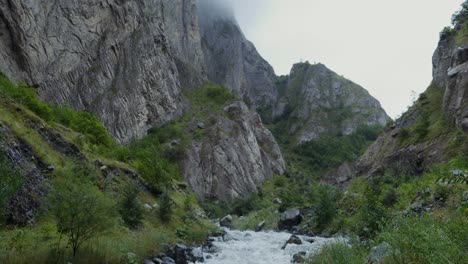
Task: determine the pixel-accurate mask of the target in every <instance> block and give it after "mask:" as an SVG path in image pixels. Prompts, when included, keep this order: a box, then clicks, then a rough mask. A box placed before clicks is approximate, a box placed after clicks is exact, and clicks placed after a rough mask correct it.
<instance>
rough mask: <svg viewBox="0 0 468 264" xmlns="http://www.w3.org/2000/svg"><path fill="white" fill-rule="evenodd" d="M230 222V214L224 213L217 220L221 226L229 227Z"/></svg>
mask: <svg viewBox="0 0 468 264" xmlns="http://www.w3.org/2000/svg"><path fill="white" fill-rule="evenodd" d="M231 224H232V216H231V215H226V216H225V217H223V218H222V219H221V220H220V221H219V225H220V226H222V227H231Z"/></svg>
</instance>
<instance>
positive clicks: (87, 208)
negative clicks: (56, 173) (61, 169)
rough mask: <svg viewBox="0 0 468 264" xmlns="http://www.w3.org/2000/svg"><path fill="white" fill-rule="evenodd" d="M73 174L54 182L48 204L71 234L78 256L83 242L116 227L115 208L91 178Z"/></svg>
mask: <svg viewBox="0 0 468 264" xmlns="http://www.w3.org/2000/svg"><path fill="white" fill-rule="evenodd" d="M73 176H76V175H73ZM73 176H71V177H73ZM71 177H70V176H69V177H63V178H60V179H59V180H58V182H57V183H55V184H54V188H53V189H52V191H51V194H50V195H49V201H48V204H49V207H50V208H49V212H50V215H51V216H52V217H53V219H54V220H55V222H56V225H57V231H58V232H59V233H60V234H63V235H65V236H67V238H68V243H69V245H70V246H71V248H72V251H73V257H75V256H76V253H77V252H78V249H80V247H81V246H82V245H83V243H85V242H87V241H89V240H90V239H92V238H94V237H96V236H98V235H101V234H102V233H104V232H106V231H108V230H109V229H111V228H112V226H113V225H114V223H115V208H114V205H113V204H112V202H111V200H110V199H109V198H108V197H106V196H105V195H104V194H103V193H102V192H101V191H99V190H98V189H97V187H96V186H95V185H94V184H92V183H91V182H89V179H86V178H84V179H83V178H77V177H75V178H71Z"/></svg>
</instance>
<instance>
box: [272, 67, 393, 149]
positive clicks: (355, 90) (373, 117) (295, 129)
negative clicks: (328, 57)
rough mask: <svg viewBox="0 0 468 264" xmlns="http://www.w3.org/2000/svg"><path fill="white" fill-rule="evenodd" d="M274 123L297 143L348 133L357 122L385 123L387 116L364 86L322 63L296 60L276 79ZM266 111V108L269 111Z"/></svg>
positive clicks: (370, 124)
mask: <svg viewBox="0 0 468 264" xmlns="http://www.w3.org/2000/svg"><path fill="white" fill-rule="evenodd" d="M277 86H278V91H279V97H278V99H277V103H276V105H274V106H273V120H274V121H273V123H277V122H280V123H281V125H282V126H284V127H287V130H286V131H285V132H286V133H287V134H288V135H289V136H290V137H291V138H293V142H294V143H296V144H299V143H302V142H307V141H310V140H313V139H317V138H319V137H320V136H321V135H324V134H327V135H350V134H352V133H353V132H355V131H356V129H357V128H358V127H359V126H363V125H367V126H374V125H376V126H384V125H385V124H386V123H387V121H389V120H390V118H389V117H388V115H387V114H386V113H385V111H384V110H383V109H382V107H381V106H380V103H379V101H377V100H376V99H375V98H374V97H372V96H371V95H370V94H369V93H368V92H367V91H366V90H365V89H364V88H362V87H361V86H359V85H357V84H355V83H353V82H352V81H349V80H347V79H345V78H343V77H341V76H339V75H338V74H336V73H335V72H333V71H331V70H330V69H328V68H327V67H326V66H325V65H323V64H315V65H311V64H309V63H308V62H306V63H298V64H295V65H294V66H293V68H292V70H291V73H290V75H289V76H282V77H279V78H278V81H277ZM268 112H269V111H268Z"/></svg>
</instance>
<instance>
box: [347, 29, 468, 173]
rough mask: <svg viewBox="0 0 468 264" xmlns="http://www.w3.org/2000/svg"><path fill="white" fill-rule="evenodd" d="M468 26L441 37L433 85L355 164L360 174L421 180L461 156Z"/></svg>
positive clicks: (466, 128)
mask: <svg viewBox="0 0 468 264" xmlns="http://www.w3.org/2000/svg"><path fill="white" fill-rule="evenodd" d="M466 28H467V23H466V22H463V23H461V22H460V23H458V24H457V25H456V26H455V28H454V29H452V30H450V31H449V32H445V31H444V32H442V33H441V36H440V41H439V44H438V47H437V49H436V51H435V52H434V56H433V82H432V84H431V85H430V87H429V88H428V89H427V90H426V91H425V92H424V93H422V94H421V95H420V97H419V99H418V100H417V101H416V102H415V104H414V105H413V106H412V107H410V108H409V110H408V111H407V112H406V113H404V114H403V115H402V117H401V118H399V119H398V120H396V121H395V124H393V125H392V126H389V127H388V128H387V129H386V132H385V133H384V134H383V135H381V136H380V137H379V138H378V139H377V141H376V142H375V143H374V144H373V145H372V146H371V147H370V148H369V149H368V151H367V152H366V153H365V154H364V156H362V157H361V159H360V160H359V162H358V163H357V164H356V171H357V175H375V174H382V173H384V172H385V171H390V172H395V173H407V174H408V175H419V174H421V173H423V172H424V171H425V170H427V169H429V168H431V167H432V166H433V164H437V163H441V162H445V161H447V160H449V159H450V158H452V157H453V156H456V155H460V154H462V155H463V152H464V151H465V152H466V149H468V148H467V147H468V146H467V133H468V103H467V102H468V81H467V80H468V46H467V45H468V38H467V36H466Z"/></svg>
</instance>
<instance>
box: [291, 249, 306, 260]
mask: <svg viewBox="0 0 468 264" xmlns="http://www.w3.org/2000/svg"><path fill="white" fill-rule="evenodd" d="M306 255H307V253H306V252H305V251H301V252H298V253H296V254H294V256H293V261H292V262H293V263H305V261H306Z"/></svg>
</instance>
